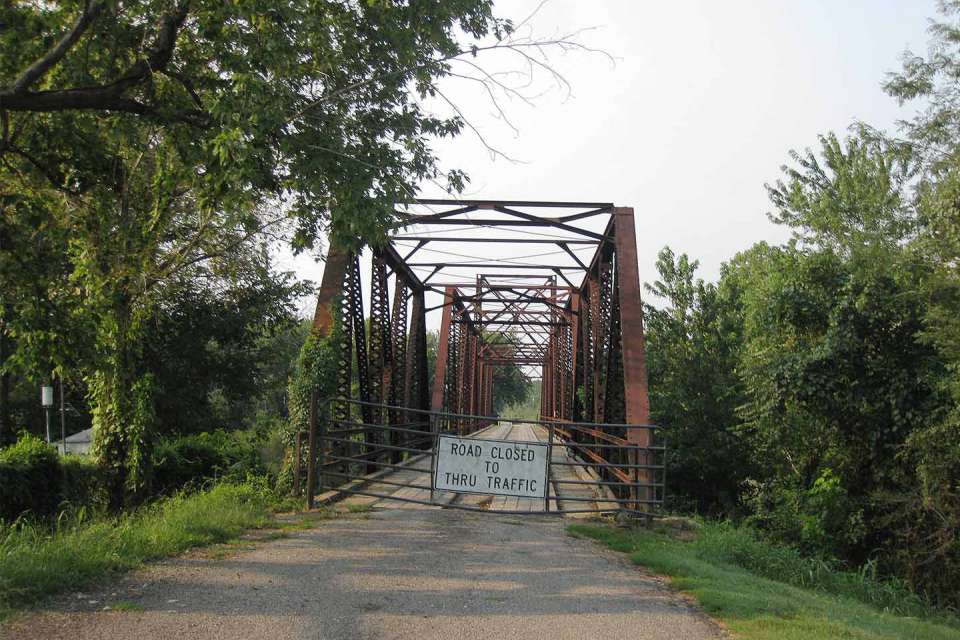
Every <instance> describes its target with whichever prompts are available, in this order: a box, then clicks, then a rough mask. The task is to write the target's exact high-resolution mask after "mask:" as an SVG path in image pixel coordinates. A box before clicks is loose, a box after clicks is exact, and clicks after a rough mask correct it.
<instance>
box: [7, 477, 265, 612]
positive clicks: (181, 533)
mask: <svg viewBox="0 0 960 640" xmlns="http://www.w3.org/2000/svg"><path fill="white" fill-rule="evenodd" d="M272 506H273V498H272V496H271V495H270V494H269V492H268V491H266V490H264V489H263V488H262V487H258V486H255V485H254V484H251V483H244V484H220V485H217V486H215V487H213V488H212V489H210V490H208V491H203V492H200V493H194V494H190V495H177V496H173V497H171V498H167V499H165V500H162V501H159V502H157V503H155V504H152V505H149V506H147V507H144V508H142V509H139V510H137V511H135V512H132V513H129V514H124V515H121V516H118V517H114V518H106V519H90V518H85V517H84V515H83V513H82V512H81V513H80V514H78V515H76V516H74V517H72V518H62V519H61V520H60V521H58V522H57V524H56V525H55V526H54V527H53V528H51V527H50V525H49V524H43V525H41V524H37V523H32V522H29V521H21V522H17V523H14V524H13V525H10V526H8V527H6V529H4V530H0V620H2V619H3V618H4V617H6V616H7V615H9V614H10V613H12V612H13V611H15V610H16V609H19V608H23V607H27V606H29V605H31V604H34V603H36V602H37V601H39V600H40V599H42V598H44V597H46V596H49V595H52V594H55V593H58V592H62V591H67V590H70V589H78V588H81V587H84V586H87V585H90V584H92V583H94V582H96V581H98V580H101V579H103V578H105V577H108V576H109V575H111V574H113V573H117V572H121V571H127V570H129V569H133V568H135V567H138V566H140V565H142V564H143V563H144V562H146V561H149V560H153V559H157V558H162V557H166V556H172V555H176V554H178V553H181V552H183V551H186V550H187V549H190V548H192V547H200V546H206V545H211V544H215V543H220V542H227V541H230V540H234V539H236V538H237V536H239V535H240V534H241V533H243V532H244V531H245V530H247V529H250V528H254V527H263V526H267V524H268V523H269V522H270V514H271V507H272ZM271 526H272V525H271ZM278 533H279V532H278Z"/></svg>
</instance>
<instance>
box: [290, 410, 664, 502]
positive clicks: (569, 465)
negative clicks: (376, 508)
mask: <svg viewBox="0 0 960 640" xmlns="http://www.w3.org/2000/svg"><path fill="white" fill-rule="evenodd" d="M449 436H456V437H458V438H466V439H467V441H468V442H477V443H481V444H482V443H487V442H489V443H506V445H512V446H515V447H517V448H520V447H532V446H534V445H536V446H538V447H539V448H540V450H545V451H546V452H547V456H546V465H545V480H546V481H545V482H544V483H543V487H542V492H540V493H538V495H536V496H533V495H531V494H530V492H529V491H528V492H526V493H522V494H521V493H517V492H514V493H511V492H510V491H509V490H507V491H500V490H498V492H497V493H490V492H485V491H483V490H482V487H481V490H480V491H475V490H470V491H468V490H466V489H464V490H450V489H447V490H441V489H440V488H439V486H438V483H437V477H436V471H437V463H438V454H439V451H440V449H439V447H438V442H439V441H440V438H442V437H449ZM506 445H504V446H506ZM478 449H480V447H478ZM493 449H497V447H493ZM664 455H665V447H664V443H663V438H662V436H661V429H660V428H659V427H657V426H654V425H626V424H602V423H585V422H570V421H565V420H556V419H539V420H531V419H520V418H501V417H497V416H476V415H465V414H455V413H444V412H437V411H426V410H422V409H411V408H408V407H400V406H392V405H383V404H375V403H370V402H363V401H359V400H352V399H333V400H328V401H326V402H323V403H320V404H316V403H315V406H314V410H313V411H312V417H311V438H310V447H309V453H308V478H307V496H308V502H309V503H310V504H311V506H312V505H313V503H314V498H315V494H314V489H316V490H318V492H319V493H318V494H317V497H318V498H319V499H320V500H321V501H322V502H334V501H337V500H341V499H345V498H350V497H351V496H363V497H364V499H365V500H366V501H367V502H368V503H370V502H374V503H375V502H378V501H381V500H383V501H395V502H401V503H408V504H419V505H425V506H443V507H448V508H455V509H464V510H472V511H486V512H490V513H518V514H524V513H536V514H544V513H553V514H590V513H596V514H601V513H617V512H621V513H628V514H633V515H637V516H643V517H650V516H652V515H656V513H657V511H658V509H659V507H660V506H661V505H662V503H663V494H664V482H665V477H664V473H665V472H664ZM487 479H488V481H489V480H490V478H489V477H488V478H487ZM297 484H298V485H299V474H298V483H297ZM481 484H482V483H481ZM539 491H541V490H540V489H539V487H538V492H539ZM478 496H479V497H478ZM484 496H488V497H484ZM514 499H515V500H514Z"/></svg>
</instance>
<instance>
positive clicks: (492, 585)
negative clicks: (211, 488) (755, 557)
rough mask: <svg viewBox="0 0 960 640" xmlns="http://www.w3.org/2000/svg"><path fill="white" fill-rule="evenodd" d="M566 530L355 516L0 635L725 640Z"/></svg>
mask: <svg viewBox="0 0 960 640" xmlns="http://www.w3.org/2000/svg"><path fill="white" fill-rule="evenodd" d="M564 525H565V523H564V521H562V520H559V519H555V518H550V517H549V516H519V515H517V516H514V515H493V514H484V513H467V512H461V511H453V510H440V509H421V510H414V509H395V510H383V511H376V512H371V513H364V514H348V515H344V516H341V517H339V518H335V519H332V520H326V521H321V522H318V523H317V524H316V526H315V527H314V528H313V529H309V530H303V531H294V532H292V533H291V535H290V536H289V537H287V538H284V539H279V540H274V541H270V542H261V543H257V544H255V545H252V548H250V549H248V550H241V551H239V552H237V553H234V554H232V555H228V556H227V557H225V558H215V557H210V554H208V553H193V554H188V555H186V556H184V557H181V558H176V559H172V560H168V561H164V562H161V563H157V564H154V565H151V566H150V567H148V568H146V569H143V570H140V571H136V572H134V573H131V574H129V575H128V576H126V577H124V578H123V579H121V580H119V581H117V582H114V583H112V584H109V585H107V586H105V587H103V588H101V589H97V590H93V591H89V592H85V593H82V594H77V593H72V594H68V595H67V596H63V597H60V598H58V599H55V600H54V601H52V602H51V603H49V604H48V605H47V606H46V607H45V608H44V609H43V610H41V611H38V612H36V613H31V614H28V615H25V616H21V617H20V618H18V619H16V620H14V621H12V622H11V623H10V624H8V625H7V626H6V627H2V628H0V637H3V638H10V639H11V640H13V639H31V640H35V639H39V638H49V639H54V638H63V639H68V638H69V639H70V640H85V639H100V638H103V639H107V638H109V639H111V640H120V639H124V640H126V639H133V640H154V639H156V640H186V639H193V638H201V639H221V638H222V639H224V640H227V639H229V640H248V639H251V640H252V639H261V638H265V639H269V640H285V639H287V638H317V639H320V638H323V639H327V638H329V639H333V638H338V639H339V638H358V639H366V638H371V639H372V638H377V639H397V640H400V639H403V640H433V639H438V640H439V639H443V640H474V639H480V638H523V639H524V640H565V639H568V638H569V639H578V640H582V639H589V638H604V639H609V638H635V639H638V640H659V639H673V640H676V639H683V640H701V639H707V638H720V637H723V636H722V633H721V632H720V630H719V629H718V628H717V627H716V625H714V624H713V623H712V622H711V621H710V620H709V619H707V618H706V617H705V616H704V615H703V614H702V613H700V612H698V611H697V610H696V609H695V608H693V607H692V606H690V605H689V604H688V602H687V601H685V600H684V599H683V598H681V597H680V596H678V595H677V594H675V593H673V592H672V591H671V590H670V589H669V588H668V587H666V586H665V585H664V584H663V583H662V581H660V580H659V579H658V578H656V577H654V576H651V575H648V574H646V573H644V572H643V571H642V570H640V569H637V568H636V567H633V566H630V565H629V564H628V563H627V561H626V560H625V558H623V557H622V556H621V555H618V554H614V553H613V552H609V551H606V550H603V549H601V548H600V547H599V546H597V545H595V544H593V543H591V542H588V541H584V540H577V539H574V538H571V537H570V536H568V535H567V534H566V532H565V530H564ZM105 607H111V608H112V609H110V610H105Z"/></svg>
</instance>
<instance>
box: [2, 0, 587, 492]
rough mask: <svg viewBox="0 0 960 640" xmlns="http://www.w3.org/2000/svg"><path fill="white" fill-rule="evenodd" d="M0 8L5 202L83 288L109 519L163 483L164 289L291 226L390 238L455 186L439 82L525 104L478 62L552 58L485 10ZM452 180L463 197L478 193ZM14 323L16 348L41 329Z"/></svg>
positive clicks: (340, 238) (464, 5) (313, 3)
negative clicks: (420, 202) (50, 245)
mask: <svg viewBox="0 0 960 640" xmlns="http://www.w3.org/2000/svg"><path fill="white" fill-rule="evenodd" d="M0 12H2V13H0V22H2V23H3V24H4V29H3V31H2V33H0V61H2V65H0V193H9V194H21V193H29V194H35V195H36V199H37V206H38V207H39V209H40V210H42V213H41V215H42V217H43V218H45V219H51V220H52V219H56V220H58V221H59V222H60V224H61V225H62V227H63V229H64V230H65V237H66V238H69V242H68V244H65V245H64V246H62V247H60V251H61V255H65V256H67V270H66V271H67V273H66V275H67V277H68V278H69V282H70V286H69V287H66V286H60V287H59V290H64V291H66V290H71V289H72V290H74V291H79V292H80V300H79V304H76V305H69V306H67V307H64V308H69V309H77V313H76V314H75V315H76V316H79V317H80V318H81V320H82V322H83V323H85V325H87V326H85V329H84V332H75V334H74V335H82V336H83V339H82V340H81V343H82V344H83V345H90V346H91V347H92V348H91V349H90V351H91V352H92V353H93V356H92V357H91V358H90V359H89V361H90V363H91V364H90V365H89V366H88V367H87V371H88V372H87V375H86V377H87V379H88V387H89V389H90V393H91V401H92V404H93V405H94V407H95V411H94V414H95V422H96V424H97V428H96V430H95V431H96V433H97V443H98V444H97V447H96V448H97V449H98V451H99V456H100V458H101V460H102V461H103V462H104V464H105V465H106V466H107V467H108V468H109V470H110V474H109V475H110V477H111V478H113V481H112V484H113V490H112V495H113V496H114V503H115V504H116V503H117V502H118V501H119V500H120V498H121V496H122V494H124V493H126V494H127V496H128V497H129V496H132V495H135V494H136V493H138V492H140V491H141V490H142V488H143V487H144V486H146V484H147V483H148V475H149V473H148V472H149V470H148V469H146V468H145V467H144V464H145V462H144V461H145V460H148V458H149V457H148V456H145V455H144V453H143V450H144V448H145V447H148V446H149V434H150V432H151V429H152V428H153V427H152V425H153V423H154V418H155V417H154V416H153V400H152V398H153V394H154V391H155V389H154V387H155V381H154V380H152V379H151V377H150V376H149V375H148V374H144V373H143V369H142V368H141V366H140V365H141V364H142V359H143V349H142V346H143V339H144V334H143V327H144V323H145V322H147V321H148V320H149V319H150V317H151V315H152V314H153V313H154V305H155V304H157V300H158V293H157V291H158V288H159V286H160V285H161V284H162V283H163V282H165V281H166V280H169V279H173V278H175V277H176V274H177V272H178V271H180V270H181V269H188V268H189V267H190V266H191V265H194V264H197V263H200V262H203V261H205V260H210V259H213V258H215V257H216V256H218V255H220V254H222V253H223V252H224V251H227V250H228V249H229V246H230V244H231V243H234V242H236V243H242V242H244V241H245V240H248V239H250V238H252V237H254V236H256V235H257V234H258V233H262V232H264V231H265V230H270V229H273V228H274V226H275V225H278V224H281V223H282V222H283V221H284V220H289V221H291V225H292V230H291V232H290V233H291V238H290V240H291V242H292V245H293V246H294V248H295V249H297V250H303V249H306V248H310V247H313V246H314V245H315V244H316V242H317V239H318V238H319V236H320V235H321V234H322V233H324V232H329V233H330V236H331V238H332V240H333V242H335V243H337V244H339V245H341V246H343V247H345V248H356V247H358V246H360V245H362V244H367V243H376V242H377V241H378V240H379V239H382V238H383V236H384V235H385V232H386V231H387V230H388V229H389V228H391V226H392V224H393V222H394V220H395V218H394V216H395V213H394V204H395V203H396V202H399V201H405V200H407V199H409V198H410V197H412V194H413V193H414V192H415V189H416V187H415V185H416V184H417V183H418V182H419V181H420V180H434V179H436V178H437V177H438V176H439V175H440V172H439V169H438V166H437V159H436V158H435V157H434V155H433V154H432V152H431V151H430V148H429V144H428V138H430V137H436V136H448V135H454V134H456V133H458V132H460V131H461V130H462V128H463V126H464V121H463V119H462V117H461V116H460V115H459V113H457V114H456V115H454V116H453V117H438V116H435V115H433V114H431V113H430V112H428V111H426V110H425V109H424V107H423V106H422V105H421V102H420V101H421V100H423V99H424V98H427V97H429V96H441V97H442V93H441V92H440V91H439V89H438V88H437V86H436V81H437V80H438V79H439V78H441V77H444V76H456V77H463V78H467V79H468V80H472V81H479V82H483V83H489V84H488V85H485V86H488V87H490V88H491V89H493V88H499V89H500V90H503V91H507V92H508V93H509V92H510V91H513V92H514V94H516V92H517V90H516V89H510V87H509V86H508V85H506V84H505V83H503V82H502V81H500V80H497V79H496V78H494V77H492V76H490V75H489V74H485V73H484V72H483V69H482V68H481V67H479V66H477V64H476V63H475V62H473V61H472V58H473V57H475V56H477V55H478V54H479V53H481V52H486V51H491V50H501V51H504V50H505V51H511V52H514V53H515V54H517V55H518V56H519V57H520V59H521V60H524V61H526V62H527V63H528V64H529V65H530V66H531V68H533V67H536V68H540V69H547V70H549V69H550V67H549V65H548V64H546V63H545V62H543V59H542V53H543V52H542V50H541V49H540V47H541V46H543V45H544V44H548V43H545V42H543V41H533V40H530V39H524V38H516V37H514V36H513V35H512V28H511V25H510V24H509V23H508V22H506V21H502V20H498V19H496V18H494V17H493V16H492V14H491V2H489V0H451V1H450V2H444V3H439V4H438V3H434V2H421V1H416V2H410V3H380V2H365V3H352V2H342V1H334V0H297V1H294V2H287V3H284V4H282V5H276V4H263V3H261V2H256V1H254V0H242V1H240V2H233V3H226V4H224V3H222V2H214V1H212V0H203V1H195V2H186V1H184V2H177V3H170V2H160V1H159V0H153V1H149V2H140V3H125V2H107V1H105V0H103V1H98V0H89V1H87V2H85V3H83V5H82V6H80V7H77V6H76V5H73V4H66V3H64V4H58V3H41V4H33V3H27V4H24V3H20V4H13V5H11V4H9V3H8V4H6V5H4V6H3V8H2V9H0ZM484 38H487V40H484ZM491 38H492V39H493V40H492V41H491ZM461 39H462V40H465V42H461ZM552 44H555V45H558V46H561V47H564V46H575V44H576V43H574V42H572V41H570V40H569V39H565V38H560V39H556V40H553V41H552ZM304 52H309V55H305V54H304ZM455 63H456V64H459V65H460V69H458V70H455V69H454V67H453V65H454V64H455ZM471 73H472V74H473V75H472V76H471V75H470V74H471ZM451 106H453V107H454V110H455V111H456V105H451ZM447 178H448V183H449V185H450V186H451V187H452V188H458V187H461V186H462V185H463V182H464V179H465V177H464V175H463V174H462V173H460V172H457V171H452V172H450V173H449V174H447ZM25 282H26V283H27V284H28V285H29V283H30V277H29V276H25ZM60 284H61V285H62V284H63V283H62V282H61V283H60ZM47 297H53V296H51V295H47ZM3 330H4V331H5V332H6V334H7V336H10V337H12V338H13V344H14V345H15V347H14V348H15V349H16V350H18V351H21V350H31V349H33V348H34V346H35V345H37V344H38V340H37V339H36V338H37V336H38V335H41V333H42V327H40V326H38V325H35V324H34V325H30V326H25V327H23V328H22V329H21V330H18V333H17V335H11V334H10V331H9V330H8V326H7V325H6V324H5V325H4V328H3ZM57 337H58V338H62V337H63V336H57ZM61 342H62V340H61ZM4 344H7V343H6V342H5V343H4ZM5 356H6V358H7V360H8V361H9V360H10V359H11V356H10V355H8V354H5ZM13 359H14V360H20V359H23V357H21V356H20V355H16V356H14V357H13ZM34 359H37V358H34ZM3 366H4V367H5V370H6V368H8V365H7V363H6V362H4V363H3ZM44 366H47V365H44Z"/></svg>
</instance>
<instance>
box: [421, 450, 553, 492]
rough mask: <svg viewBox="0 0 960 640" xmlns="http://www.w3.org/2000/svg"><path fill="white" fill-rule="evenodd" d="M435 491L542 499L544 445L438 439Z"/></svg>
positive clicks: (545, 468)
mask: <svg viewBox="0 0 960 640" xmlns="http://www.w3.org/2000/svg"><path fill="white" fill-rule="evenodd" d="M437 440H438V442H437V466H436V469H435V471H434V479H433V481H434V488H435V489H436V490H437V491H456V492H458V493H486V494H492V495H498V496H520V497H524V498H543V497H544V496H545V495H546V491H547V445H546V444H540V443H535V442H513V441H510V440H479V439H474V438H457V437H455V436H440V437H439V438H438V439H437Z"/></svg>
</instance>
